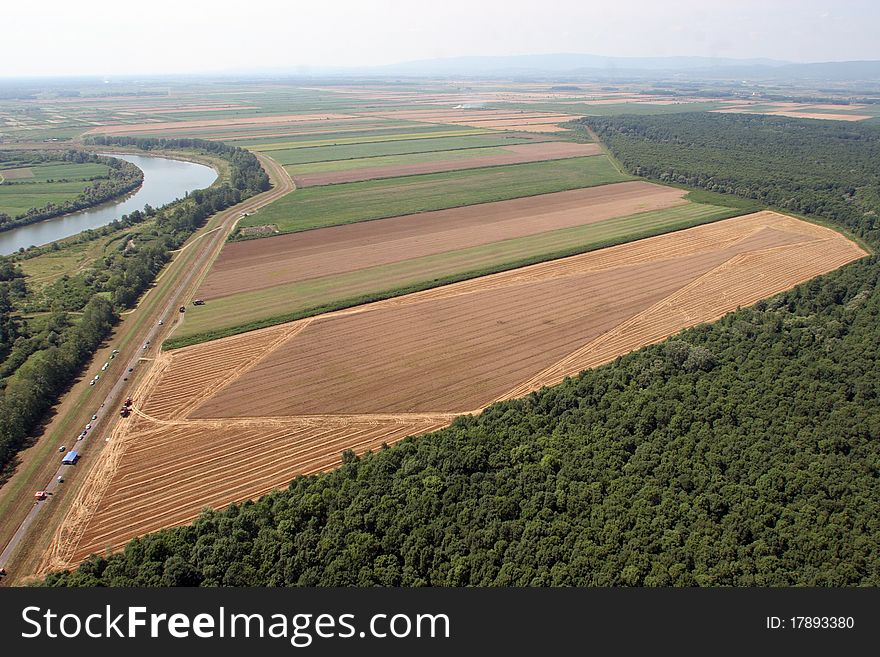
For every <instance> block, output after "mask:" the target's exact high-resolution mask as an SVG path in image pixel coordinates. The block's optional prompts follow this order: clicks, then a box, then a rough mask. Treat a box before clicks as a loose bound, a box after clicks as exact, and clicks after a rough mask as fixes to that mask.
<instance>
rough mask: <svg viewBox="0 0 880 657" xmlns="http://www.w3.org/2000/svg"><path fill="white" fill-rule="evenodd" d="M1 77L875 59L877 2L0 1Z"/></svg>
mask: <svg viewBox="0 0 880 657" xmlns="http://www.w3.org/2000/svg"><path fill="white" fill-rule="evenodd" d="M3 5H4V6H3V7H2V10H0V77H6V76H21V75H85V74H98V75H102V74H106V75H112V74H120V73H136V74H141V73H186V72H200V71H218V70H235V69H238V70H241V69H256V68H261V67H304V68H301V69H300V70H302V71H306V70H308V69H307V67H310V66H349V65H372V64H389V63H396V62H401V61H407V60H412V59H428V58H434V57H454V56H458V55H515V54H535V53H560V52H577V53H590V54H597V55H612V56H668V55H704V56H717V57H771V58H775V59H787V60H792V61H830V60H846V59H880V38H878V36H880V32H878V27H880V2H878V1H877V0H727V1H725V2H717V1H715V0H699V1H694V0H602V1H601V2H596V1H594V0H541V1H535V0H527V1H526V0H438V1H435V2H430V3H429V2H425V1H424V0H405V1H404V0H308V1H300V0H207V1H206V0H146V1H144V2H129V1H127V0H60V1H59V0H48V1H47V0H43V1H42V2H4V3H3Z"/></svg>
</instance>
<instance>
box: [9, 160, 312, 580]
mask: <svg viewBox="0 0 880 657" xmlns="http://www.w3.org/2000/svg"><path fill="white" fill-rule="evenodd" d="M258 157H259V158H260V161H261V163H262V164H263V167H264V168H265V169H266V171H267V173H268V174H269V177H270V179H271V180H272V181H273V187H272V189H270V190H269V191H267V192H264V193H262V194H258V195H256V196H253V197H251V198H249V199H247V200H245V201H244V202H242V203H240V204H238V205H237V206H234V207H232V208H229V209H227V210H224V211H222V212H219V213H218V214H217V215H215V216H214V217H212V218H211V219H210V220H209V223H208V225H207V226H206V227H205V228H203V229H202V230H200V231H199V233H198V234H197V235H196V236H195V237H194V238H193V239H192V240H190V241H189V242H188V245H194V244H197V246H193V248H191V249H188V250H184V249H182V250H181V251H179V252H178V253H177V255H176V257H175V258H174V259H173V260H172V262H171V263H170V264H169V265H168V266H167V268H166V269H165V271H164V272H163V274H162V281H161V283H160V284H159V285H158V286H157V287H156V288H155V289H154V290H153V291H152V294H151V295H148V296H149V297H150V298H149V299H148V301H147V302H144V300H142V302H141V304H140V305H139V307H138V309H137V311H136V312H134V313H132V314H130V315H127V316H126V317H125V319H124V321H123V322H122V324H121V325H120V326H119V327H118V328H117V329H116V331H115V334H114V338H113V340H114V342H119V343H121V344H122V345H124V347H123V349H122V353H121V354H120V355H119V360H120V361H124V362H129V366H131V367H137V368H138V370H139V372H138V373H137V376H138V377H139V379H140V380H141V384H140V385H141V388H142V386H143V381H145V380H146V381H150V380H153V377H154V375H153V374H152V372H153V370H155V369H158V368H157V365H158V366H159V368H161V366H162V364H163V359H162V358H161V355H160V357H159V358H157V359H156V361H153V362H150V361H146V360H144V359H142V358H141V357H140V351H141V350H140V348H139V345H140V344H141V342H144V343H146V342H147V341H149V342H152V343H158V342H159V341H160V340H161V339H163V338H164V337H167V334H168V331H169V330H171V329H172V328H173V326H161V325H159V323H158V321H159V319H161V318H166V317H177V316H178V313H177V311H176V309H177V307H178V306H180V305H186V304H187V302H188V300H189V299H190V298H191V297H192V294H193V293H194V292H195V290H196V289H197V287H198V285H199V284H200V281H201V279H202V278H203V277H204V275H205V274H206V273H207V271H208V269H209V268H210V266H211V263H212V262H213V261H214V259H216V257H217V255H218V254H219V253H220V250H221V249H222V247H223V244H224V243H225V241H226V238H227V237H228V235H229V233H230V232H231V230H232V229H233V228H234V227H235V224H236V223H237V221H238V219H239V218H240V216H241V214H242V213H245V212H253V211H255V210H257V209H258V208H260V207H263V206H264V205H266V204H268V203H271V202H272V201H274V200H276V199H278V198H280V197H281V196H284V195H285V194H287V193H289V192H290V191H292V190H293V189H295V186H294V184H293V180H292V179H291V178H290V176H289V175H288V174H287V172H286V171H285V170H284V168H283V167H281V166H280V165H278V164H277V163H275V162H274V161H273V160H271V159H269V158H266V157H263V156H259V155H258ZM179 321H181V320H180V319H179V318H178V320H177V322H179ZM169 324H171V322H169ZM174 325H175V326H176V323H175V324H174ZM99 355H100V354H99ZM144 370H146V371H145V372H144ZM83 384H84V382H83ZM105 385H111V384H110V383H109V382H107V383H106V384H105ZM127 387H128V385H127V384H126V383H125V378H124V371H123V372H120V373H119V376H118V377H117V380H115V381H114V382H113V383H112V385H111V388H110V389H109V392H108V393H107V396H106V399H105V402H104V404H102V407H103V406H107V407H108V408H113V406H115V405H116V404H118V402H119V399H121V398H122V397H123V389H125V388H127ZM141 388H138V389H137V390H140V389H141ZM88 392H89V390H88V388H85V389H83V385H80V386H78V387H75V388H74V390H73V391H72V392H71V393H70V395H69V396H70V397H73V396H74V395H77V394H78V395H80V397H81V398H83V397H84V396H85V395H86V394H87V393H88ZM129 394H130V393H129ZM95 405H97V404H95ZM73 408H74V409H75V410H76V412H78V413H80V414H83V413H84V412H87V411H84V409H83V405H82V403H81V401H80V402H78V403H76V404H74V406H73ZM107 415H108V417H110V419H109V420H107V422H106V423H104V424H108V425H109V426H107V427H106V428H105V427H104V426H103V424H102V425H100V426H99V425H97V424H96V426H95V429H94V430H93V432H92V434H93V440H97V438H96V436H97V435H98V434H99V433H101V432H106V433H107V434H109V435H108V441H109V444H105V445H102V444H101V443H100V441H98V444H97V445H96V446H94V447H93V446H90V445H86V444H85V443H83V444H82V446H81V447H79V449H78V451H80V452H81V453H82V455H83V456H84V460H83V462H81V464H80V466H78V467H77V471H78V472H74V473H71V474H72V476H71V477H70V479H71V480H72V481H71V482H70V485H68V484H65V487H64V489H63V490H59V491H58V493H57V494H55V495H53V497H52V499H51V504H47V503H40V504H38V505H34V506H33V507H32V508H31V509H30V511H29V512H28V514H27V516H26V517H25V518H24V520H23V521H22V523H21V525H20V526H19V527H18V529H17V530H16V531H15V533H14V534H13V535H12V536H11V538H10V540H9V542H8V543H7V545H6V547H5V549H4V550H3V561H4V563H5V564H6V565H7V569H8V570H12V569H13V568H14V569H15V570H16V572H17V573H18V572H22V573H26V572H27V571H28V570H31V568H32V567H31V566H29V565H28V566H24V567H22V568H19V564H20V563H22V562H26V563H28V564H34V565H35V563H36V562H35V560H34V554H33V550H32V551H30V553H29V554H24V553H25V550H20V549H19V547H20V546H21V545H22V544H23V543H24V542H25V541H27V542H28V543H30V544H35V545H40V544H42V545H46V544H47V543H48V544H49V546H50V547H49V553H50V554H51V553H52V552H53V551H54V549H55V548H54V545H55V543H56V538H52V539H51V541H50V540H49V539H48V535H49V534H50V533H51V534H54V535H55V536H56V537H57V535H58V534H63V533H66V532H68V531H72V532H74V533H76V532H78V531H80V530H79V526H80V525H81V524H83V523H84V522H85V520H86V519H87V517H88V506H87V505H86V506H84V505H83V500H90V499H100V495H101V493H102V492H103V490H105V489H106V486H105V485H104V483H103V482H101V481H100V473H104V474H107V473H108V472H110V473H112V472H113V468H114V466H115V464H116V463H118V461H119V459H120V457H121V455H122V452H123V451H124V449H120V448H124V444H119V443H117V442H114V441H113V440H112V439H111V438H112V437H113V436H117V435H124V433H122V434H120V432H119V429H120V427H121V426H123V427H124V425H125V423H124V421H122V422H120V421H118V419H116V420H114V419H113V418H112V417H111V414H109V413H108V414H107ZM100 419H102V420H103V419H104V417H101V418H100ZM92 454H95V458H85V457H91V456H92ZM90 460H91V463H89V461H90ZM96 462H97V463H96ZM96 473H99V474H97V475H96ZM65 474H67V473H65ZM53 478H54V477H53ZM53 483H54V482H53ZM53 483H50V484H49V485H50V486H51V485H53ZM93 488H94V489H95V490H92V489H93ZM28 494H30V493H28ZM65 496H72V501H71V499H65ZM44 509H45V510H46V512H45V513H42V515H43V516H46V517H45V519H41V522H37V516H38V514H40V513H41V512H43V510H44ZM68 514H69V518H71V519H73V520H75V521H74V522H71V523H70V524H68V522H67V520H68ZM62 515H63V516H64V518H63V519H64V522H62ZM32 527H33V529H32ZM56 527H57V529H55V528H56ZM32 532H33V534H34V535H31V533H32ZM36 554H39V552H37V553H36ZM16 576H18V575H16ZM15 581H16V580H13V582H15Z"/></svg>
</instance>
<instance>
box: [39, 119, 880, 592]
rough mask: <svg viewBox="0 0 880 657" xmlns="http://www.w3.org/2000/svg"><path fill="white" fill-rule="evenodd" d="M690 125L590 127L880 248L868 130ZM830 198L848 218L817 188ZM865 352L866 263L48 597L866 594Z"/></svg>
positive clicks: (874, 271)
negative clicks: (525, 589)
mask: <svg viewBox="0 0 880 657" xmlns="http://www.w3.org/2000/svg"><path fill="white" fill-rule="evenodd" d="M753 120H754V121H755V123H754V126H755V129H756V130H762V129H763V128H762V126H766V125H770V126H776V127H774V128H772V129H771V132H772V131H775V132H779V133H780V134H778V135H776V137H775V138H773V141H772V143H773V144H776V146H777V147H778V148H781V149H782V151H783V152H784V153H787V154H788V156H787V157H786V156H783V155H782V154H781V153H770V152H767V153H766V156H767V157H768V158H770V159H769V161H764V160H763V158H764V156H765V151H770V150H773V146H772V145H768V146H767V148H766V149H765V148H763V147H761V148H759V149H758V148H756V152H755V153H754V154H753V156H752V157H751V158H745V157H742V158H741V157H740V156H739V153H740V152H741V143H742V142H741V140H742V139H744V138H745V136H744V134H743V133H744V132H745V133H749V128H747V127H746V128H744V127H743V126H746V125H749V124H750V122H751V121H753ZM591 121H592V120H591ZM689 121H690V123H689ZM705 121H706V122H710V123H711V125H712V126H714V128H713V129H712V130H711V134H709V132H706V131H705V130H704V128H705V124H703V116H702V115H694V116H692V117H691V118H690V119H683V118H682V115H670V116H663V117H639V118H638V119H635V118H627V119H621V120H620V122H619V123H615V122H616V120H608V121H607V123H608V124H609V125H612V124H614V125H616V126H618V127H617V128H615V130H619V131H621V134H623V135H624V138H622V139H615V138H614V137H613V136H612V137H611V138H610V139H609V142H610V143H611V144H612V147H613V148H614V151H615V153H616V154H617V156H618V157H620V159H621V160H623V161H624V162H625V163H626V164H627V167H629V168H630V169H631V170H633V171H637V170H638V171H641V172H643V173H646V172H652V171H653V172H656V175H657V176H658V177H659V176H661V175H663V174H664V173H671V174H672V175H674V176H676V178H675V179H676V180H677V181H678V182H688V181H689V180H690V179H693V180H700V179H701V176H702V175H703V173H702V172H711V173H712V174H713V175H712V177H713V178H714V179H715V184H720V183H719V181H720V180H721V179H723V181H724V182H723V184H724V185H731V186H732V187H733V189H734V190H735V191H737V192H738V193H741V194H743V195H744V196H750V195H751V194H752V193H755V194H759V193H760V190H761V189H764V187H763V182H767V183H768V185H767V187H766V189H768V190H769V189H776V190H782V191H783V192H784V193H785V194H788V195H789V196H783V197H781V198H782V200H787V199H792V198H793V199H798V198H799V196H798V192H799V190H801V189H803V191H804V192H805V195H806V196H807V197H809V198H817V199H819V202H818V203H817V204H816V205H815V206H813V205H812V202H810V203H806V202H805V203H806V204H805V205H804V206H802V207H801V209H802V210H805V211H806V210H807V209H810V210H813V209H816V208H819V207H821V208H823V209H826V208H831V209H837V210H840V211H839V212H829V213H828V215H826V218H829V219H836V220H838V221H841V222H842V223H844V224H845V225H846V226H847V227H848V228H851V229H852V230H853V231H854V232H858V233H859V234H860V235H862V236H863V237H864V238H865V240H866V241H867V242H868V243H869V244H871V245H872V246H876V245H877V244H878V240H877V234H876V227H875V224H874V223H873V217H874V216H876V215H875V214H874V213H876V212H877V211H878V210H880V203H878V199H877V197H876V196H873V195H872V194H871V193H870V189H871V186H872V184H873V183H872V180H871V178H870V176H871V174H872V172H874V173H876V161H877V160H874V162H873V163H871V162H869V160H868V158H867V154H868V153H871V152H873V149H874V148H875V142H874V141H873V138H872V137H871V136H870V134H868V133H866V136H865V137H864V138H863V137H858V138H856V137H853V138H851V139H852V145H851V147H849V148H846V149H835V147H834V146H833V145H832V144H833V141H834V139H835V137H834V136H833V135H830V134H828V133H829V131H830V132H832V133H833V132H835V131H836V130H837V128H836V127H833V128H827V127H825V124H820V123H817V122H811V121H794V120H777V119H766V118H761V117H758V118H756V119H752V118H751V117H748V118H743V117H729V116H718V117H715V116H712V117H709V118H706V119H705ZM604 122H605V121H604V120H603V123H604ZM624 122H629V123H628V124H629V125H635V126H645V127H644V128H640V127H634V128H633V130H642V129H644V130H645V132H644V133H642V134H643V135H645V136H641V135H640V136H630V135H629V134H628V133H627V132H626V131H625V129H624V128H623V124H624ZM765 122H766V123H765ZM595 125H596V126H597V128H600V126H599V124H598V122H596V123H595ZM689 125H690V126H691V127H692V131H693V132H692V133H689V132H687V130H688V126H689ZM648 126H650V128H649V127H648ZM850 129H851V127H850V126H846V127H845V128H843V127H842V128H840V131H846V130H850ZM610 130H611V129H610V128H609V129H608V130H604V129H603V130H602V134H603V136H607V135H609V134H611V132H610ZM861 131H862V129H855V132H854V133H851V134H856V135H861V134H862V132H861ZM786 135H790V136H791V139H792V143H791V145H790V146H789V145H788V143H789V142H788V139H787V138H786ZM710 138H711V140H712V144H713V145H712V146H711V147H710V146H709V145H704V144H703V143H702V140H708V139H710ZM841 138H843V137H841ZM748 139H749V143H751V142H758V141H760V140H758V139H756V138H755V139H753V138H751V137H749V138H748ZM768 139H769V137H768ZM727 153H730V154H731V155H730V162H731V164H729V165H727V164H725V154H727ZM805 153H812V155H810V156H808V157H807V159H808V161H810V162H814V163H816V162H820V163H821V162H822V161H823V158H825V157H830V156H831V154H836V155H835V157H837V156H839V157H840V158H841V160H840V161H839V162H837V163H836V165H835V166H830V165H829V166H827V167H826V169H827V173H828V178H827V180H826V181H825V182H826V184H827V190H826V191H825V192H824V193H823V192H822V188H821V186H820V185H819V182H818V180H817V181H815V184H814V185H813V186H807V185H806V184H805V182H804V181H805V180H807V179H809V177H810V176H812V175H814V174H815V170H814V169H811V168H809V167H805V164H804V159H803V157H802V156H801V155H799V154H805ZM701 158H704V159H701ZM670 162H672V163H675V164H674V165H670ZM679 162H681V163H682V164H683V163H687V164H688V167H687V168H685V167H683V166H681V165H680V164H678V163H679ZM856 162H859V163H861V164H862V165H866V164H873V165H874V168H873V169H869V170H868V171H863V172H858V171H855V172H854V171H853V169H856V168H857V167H856ZM832 164H833V163H832ZM670 166H672V171H671V172H669V171H667V169H668V167H670ZM816 166H819V165H818V164H816ZM738 167H741V168H742V172H741V175H740V173H738V171H737V168H738ZM805 168H806V169H807V171H805ZM760 171H765V172H766V174H767V175H766V181H764V179H763V177H762V176H761V175H759V172H760ZM810 171H813V173H810ZM835 172H839V174H840V175H839V176H838V175H836V174H835ZM677 176H685V177H686V178H687V179H685V180H680V179H678V178H677ZM762 181H763V182H762ZM848 186H851V187H852V189H851V190H850V192H849V197H850V198H851V199H852V200H851V201H850V203H851V206H849V207H850V211H847V212H843V211H842V208H845V207H847V206H839V204H838V203H837V200H838V199H836V197H835V194H836V193H837V192H836V191H835V190H838V191H839V190H840V189H845V188H847V187H848ZM715 189H718V188H717V187H716V188H715ZM756 198H757V197H756ZM824 201H827V202H824ZM808 206H809V208H808ZM878 344H880V259H878V258H877V257H876V256H871V257H868V258H864V259H862V260H860V261H858V262H856V263H853V264H851V265H848V266H846V267H844V268H842V269H840V270H838V271H836V272H832V273H830V274H828V275H826V276H822V277H819V278H817V279H814V280H812V281H810V282H808V283H805V284H802V285H800V286H798V287H796V288H795V289H793V290H791V291H789V292H786V293H784V294H781V295H779V296H777V297H774V298H772V299H769V300H767V301H763V302H760V303H758V304H757V305H755V306H754V307H752V308H747V309H741V310H738V311H736V312H734V313H731V314H729V315H727V316H726V317H724V318H723V319H722V320H721V321H719V322H717V323H715V324H712V325H702V326H699V327H696V328H694V329H691V330H688V331H685V332H682V333H681V334H679V335H677V336H675V337H674V338H672V339H670V340H668V341H666V342H665V343H662V344H659V345H654V346H650V347H647V348H644V349H642V350H640V351H638V352H635V353H633V354H630V355H628V356H625V357H622V358H619V359H618V360H617V361H615V362H614V363H612V364H609V365H607V366H605V367H600V368H598V369H595V370H592V371H588V372H585V373H583V374H581V375H580V376H578V377H576V378H572V379H568V380H566V381H565V382H564V383H562V384H561V385H559V386H556V387H554V388H549V389H544V390H541V391H539V392H536V393H533V394H530V395H528V396H527V397H525V398H523V399H520V400H515V401H510V402H504V403H500V404H495V405H493V406H491V407H490V408H488V409H487V410H486V411H485V412H484V413H482V414H481V415H479V416H477V417H463V418H459V419H458V420H456V421H455V422H454V423H453V424H452V425H451V426H450V427H448V428H447V429H444V430H441V431H438V432H435V433H433V434H430V435H426V436H421V437H416V438H411V439H407V440H406V441H404V442H402V443H401V444H399V445H396V446H394V447H392V448H389V449H383V450H380V451H379V452H376V453H373V454H368V455H366V456H364V457H362V458H360V459H358V458H355V457H354V455H353V454H351V453H347V454H345V455H344V456H343V465H342V466H341V467H340V468H339V469H338V470H336V471H334V472H331V473H327V474H323V475H318V476H310V477H300V478H297V479H296V480H295V481H293V482H292V483H291V485H290V487H289V488H288V489H287V490H284V491H278V492H275V493H272V494H270V495H268V496H266V497H263V498H262V499H260V500H258V501H256V502H249V503H245V504H241V505H234V506H231V507H229V508H228V509H225V510H222V511H205V512H204V513H203V514H202V515H201V516H200V517H199V518H198V519H197V520H196V521H195V522H194V523H193V524H192V525H190V526H186V527H181V528H176V529H171V530H165V531H162V532H158V533H156V534H151V535H148V536H145V537H142V538H140V539H136V540H134V541H132V542H130V543H129V544H128V545H127V546H126V548H125V550H124V551H123V552H122V553H120V554H117V555H113V556H109V557H104V556H94V557H92V558H91V559H90V560H88V561H87V562H85V563H84V564H83V565H81V566H80V567H79V568H78V569H76V570H75V571H72V572H63V573H56V574H53V575H50V576H49V577H48V578H47V579H46V580H45V584H46V585H49V586H93V585H108V586H132V585H141V586H143V585H146V586H162V585H166V586H168V585H205V586H220V585H230V586H243V585H249V586H260V585H272V586H275V585H326V586H347V585H404V586H421V585H455V586H459V585H505V586H506V585H526V586H549V585H580V586H593V585H597V586H602V585H612V586H614V585H632V586H664V585H675V586H708V585H751V586H783V585H795V584H797V585H816V586H854V585H871V586H878V585H880V440H878V439H880V350H878V348H877V346H878ZM230 439H233V437H231V438H230Z"/></svg>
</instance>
